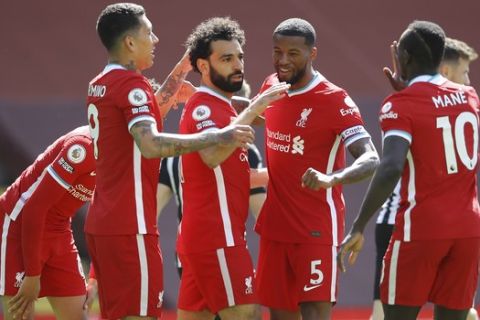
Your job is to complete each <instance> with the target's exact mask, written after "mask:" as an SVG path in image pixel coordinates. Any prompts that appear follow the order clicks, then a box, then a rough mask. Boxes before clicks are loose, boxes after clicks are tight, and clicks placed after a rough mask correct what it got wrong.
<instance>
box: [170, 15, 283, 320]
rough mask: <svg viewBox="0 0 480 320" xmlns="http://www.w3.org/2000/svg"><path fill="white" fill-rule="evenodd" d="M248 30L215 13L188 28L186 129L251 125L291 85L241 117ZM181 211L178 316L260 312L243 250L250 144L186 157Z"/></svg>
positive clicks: (261, 98) (230, 316)
mask: <svg viewBox="0 0 480 320" xmlns="http://www.w3.org/2000/svg"><path fill="white" fill-rule="evenodd" d="M244 41H245V38H244V32H243V30H241V29H240V26H239V25H238V23H237V22H236V21H233V20H231V19H229V18H212V19H209V20H206V21H204V22H202V23H201V24H200V25H198V26H197V27H196V28H195V30H194V31H193V32H192V33H191V34H190V36H189V37H188V40H187V48H188V50H189V51H190V61H191V64H192V67H193V69H194V70H195V71H197V72H199V73H200V74H201V84H202V85H201V86H200V88H199V89H198V90H197V92H196V93H195V94H194V95H193V96H192V97H191V98H190V99H189V100H188V102H187V104H186V105H185V107H184V110H183V114H182V117H181V119H180V132H181V133H190V134H191V133H197V132H209V131H211V130H218V129H217V128H223V127H225V126H227V125H229V124H230V123H231V122H233V123H235V124H249V123H251V121H252V120H253V119H255V118H256V117H257V116H258V115H259V114H261V113H262V112H263V111H264V110H265V108H266V106H267V105H268V104H269V103H270V102H271V101H273V100H276V99H279V98H281V97H282V95H283V94H284V92H285V91H286V90H287V89H288V87H289V86H288V85H287V84H285V83H282V84H279V85H277V86H275V87H273V88H271V90H268V91H266V92H265V93H264V94H262V95H259V96H258V97H257V98H256V99H255V100H254V101H252V103H251V104H250V106H249V107H248V108H247V109H245V110H244V111H243V112H242V113H241V114H240V115H237V113H236V112H235V110H234V109H233V107H232V106H231V101H230V99H231V97H232V95H233V93H234V92H236V91H238V90H239V89H240V88H241V87H242V82H243V67H244V65H243V50H242V46H243V44H244ZM181 161H182V164H181V166H182V167H181V168H182V170H181V171H182V172H181V177H182V191H183V217H182V222H181V224H180V227H179V234H178V242H177V251H178V254H179V256H180V261H181V263H182V267H183V273H182V278H181V282H180V292H179V298H178V309H179V310H178V318H179V319H213V317H214V314H217V313H218V314H219V316H220V317H221V318H222V319H253V318H254V317H256V316H257V315H258V314H257V312H258V311H259V310H258V306H256V296H255V291H254V283H253V280H254V270H253V264H252V260H251V257H250V254H249V252H248V250H247V248H246V241H245V236H244V234H245V222H246V219H247V216H248V197H249V190H250V182H249V181H250V179H249V178H250V172H249V171H250V170H249V166H248V157H247V153H246V149H242V148H236V147H225V146H214V147H210V148H207V149H204V150H200V151H199V152H196V153H191V154H186V155H183V156H182V158H181Z"/></svg>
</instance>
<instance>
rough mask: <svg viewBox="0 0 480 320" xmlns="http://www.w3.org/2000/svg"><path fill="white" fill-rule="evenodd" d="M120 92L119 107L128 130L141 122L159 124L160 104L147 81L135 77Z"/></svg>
mask: <svg viewBox="0 0 480 320" xmlns="http://www.w3.org/2000/svg"><path fill="white" fill-rule="evenodd" d="M120 92H121V93H120V95H119V97H118V99H119V100H118V101H117V105H118V106H119V108H121V109H122V112H123V114H124V117H125V120H126V122H127V123H128V130H130V129H131V128H132V126H133V125H134V124H135V123H137V122H140V121H144V120H149V121H152V122H154V123H156V122H157V117H158V104H157V101H156V99H155V94H154V93H153V90H152V87H151V86H150V84H149V83H148V82H147V81H146V79H144V78H141V77H133V78H132V79H129V80H128V81H127V82H126V83H125V85H124V86H123V88H122V89H121V90H120Z"/></svg>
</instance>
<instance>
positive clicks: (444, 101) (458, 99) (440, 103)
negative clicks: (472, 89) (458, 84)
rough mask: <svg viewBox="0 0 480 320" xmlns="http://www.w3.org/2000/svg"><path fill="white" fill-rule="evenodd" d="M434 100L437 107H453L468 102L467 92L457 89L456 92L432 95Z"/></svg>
mask: <svg viewBox="0 0 480 320" xmlns="http://www.w3.org/2000/svg"><path fill="white" fill-rule="evenodd" d="M432 101H433V103H434V104H435V108H437V109H438V108H440V107H442V108H444V107H453V106H456V105H459V104H466V103H467V98H466V97H465V92H463V91H457V92H454V93H449V94H444V95H440V96H436V97H432Z"/></svg>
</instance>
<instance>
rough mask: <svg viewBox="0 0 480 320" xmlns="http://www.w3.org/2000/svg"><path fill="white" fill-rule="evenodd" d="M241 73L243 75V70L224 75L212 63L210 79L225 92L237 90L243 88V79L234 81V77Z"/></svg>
mask: <svg viewBox="0 0 480 320" xmlns="http://www.w3.org/2000/svg"><path fill="white" fill-rule="evenodd" d="M239 74H241V75H243V73H242V72H236V73H232V74H229V75H228V76H227V77H224V76H222V75H221V74H220V73H218V72H217V71H216V70H215V69H214V68H213V67H212V66H211V65H210V80H211V81H212V83H213V84H214V85H215V86H217V87H218V88H220V89H221V90H223V91H225V92H237V91H238V90H240V89H241V88H242V85H243V79H242V81H238V82H232V77H233V76H236V75H239Z"/></svg>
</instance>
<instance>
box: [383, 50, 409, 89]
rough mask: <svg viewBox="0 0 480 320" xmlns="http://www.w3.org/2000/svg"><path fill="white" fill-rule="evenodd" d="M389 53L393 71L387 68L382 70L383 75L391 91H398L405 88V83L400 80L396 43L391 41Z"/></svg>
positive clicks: (400, 73)
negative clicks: (388, 82)
mask: <svg viewBox="0 0 480 320" xmlns="http://www.w3.org/2000/svg"><path fill="white" fill-rule="evenodd" d="M390 53H391V55H392V63H393V71H392V70H390V68H388V67H384V68H383V73H385V75H386V76H387V79H388V81H390V85H391V86H392V88H393V90H395V91H400V90H403V89H405V88H406V87H407V82H406V81H405V80H404V79H402V72H401V66H400V60H399V58H398V43H397V41H393V42H392V44H391V45H390Z"/></svg>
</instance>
